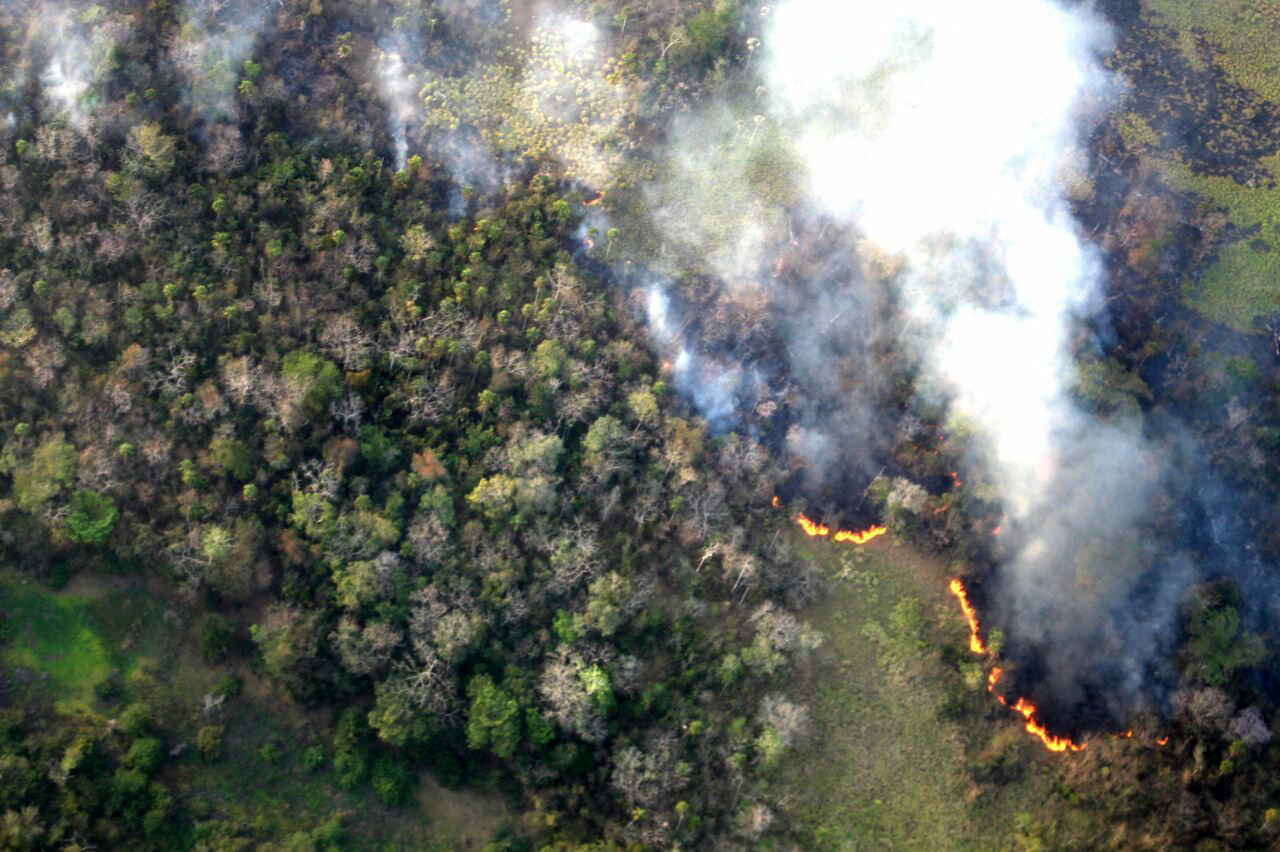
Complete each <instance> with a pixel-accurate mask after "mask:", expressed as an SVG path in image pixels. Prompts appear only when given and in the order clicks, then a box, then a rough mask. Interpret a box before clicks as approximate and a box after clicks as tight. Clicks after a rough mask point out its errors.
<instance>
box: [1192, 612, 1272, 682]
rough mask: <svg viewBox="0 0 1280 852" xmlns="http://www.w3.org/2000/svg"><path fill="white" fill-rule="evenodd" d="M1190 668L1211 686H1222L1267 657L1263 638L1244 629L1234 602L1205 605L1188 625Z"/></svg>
mask: <svg viewBox="0 0 1280 852" xmlns="http://www.w3.org/2000/svg"><path fill="white" fill-rule="evenodd" d="M1187 633H1188V634H1189V637H1190V638H1189V639H1188V641H1187V656H1188V658H1189V662H1190V671H1191V672H1192V673H1193V674H1194V675H1195V676H1196V677H1198V678H1199V679H1200V680H1202V681H1204V682H1205V683H1207V684H1209V685H1211V686H1221V685H1222V684H1224V683H1226V682H1227V681H1229V680H1230V679H1231V676H1232V675H1233V674H1235V672H1236V671H1237V670H1239V669H1242V668H1248V667H1250V666H1256V665H1258V664H1259V663H1261V662H1262V661H1263V660H1265V659H1266V658H1267V649H1266V646H1265V645H1264V644H1263V642H1262V638H1261V637H1259V636H1257V635H1255V634H1253V633H1248V632H1245V631H1242V630H1241V629H1240V613H1239V612H1237V611H1236V608H1235V607H1234V606H1230V605H1227V606H1222V607H1218V608H1215V609H1205V610H1203V611H1201V612H1199V613H1197V614H1196V615H1195V616H1194V617H1193V618H1192V619H1191V621H1190V623H1189V624H1188V625H1187Z"/></svg>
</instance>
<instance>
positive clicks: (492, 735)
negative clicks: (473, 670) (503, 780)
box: [467, 675, 520, 758]
mask: <svg viewBox="0 0 1280 852" xmlns="http://www.w3.org/2000/svg"><path fill="white" fill-rule="evenodd" d="M467 695H468V696H469V697H470V698H471V709H470V711H469V712H468V713H467V745H468V746H470V747H471V748H474V749H483V748H487V749H489V750H490V751H492V752H493V753H494V754H496V755H497V756H498V757H502V758H509V757H511V755H512V754H513V753H514V752H515V750H516V746H518V745H520V705H519V704H518V703H517V702H516V700H515V698H513V697H512V696H510V695H509V694H507V693H506V692H505V691H504V690H502V689H501V688H500V687H498V686H497V685H496V684H494V682H493V680H492V679H491V678H490V677H489V676H488V675H476V676H475V677H473V678H472V679H471V682H470V683H469V684H467Z"/></svg>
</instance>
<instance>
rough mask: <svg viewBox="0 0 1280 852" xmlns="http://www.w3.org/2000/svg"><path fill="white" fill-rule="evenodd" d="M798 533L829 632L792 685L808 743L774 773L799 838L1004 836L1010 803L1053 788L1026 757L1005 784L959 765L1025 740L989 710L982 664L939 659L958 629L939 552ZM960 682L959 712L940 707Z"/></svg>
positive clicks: (902, 844)
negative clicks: (977, 672) (858, 545)
mask: <svg viewBox="0 0 1280 852" xmlns="http://www.w3.org/2000/svg"><path fill="white" fill-rule="evenodd" d="M802 547H808V548H809V550H810V553H811V554H812V558H814V559H816V560H817V561H818V562H819V563H820V564H823V565H824V567H826V568H827V569H828V571H829V573H830V574H831V575H832V576H833V577H835V578H836V579H835V580H834V582H833V584H832V588H831V590H830V592H829V593H828V595H827V596H826V597H825V598H824V600H823V601H822V602H821V603H820V604H819V605H817V606H816V607H814V608H813V609H812V610H811V611H809V612H808V613H806V614H805V617H806V619H807V620H808V621H809V622H810V623H811V624H812V625H813V626H814V627H816V628H818V629H819V630H821V631H822V632H823V634H824V635H825V637H826V641H825V642H824V644H823V646H822V648H821V649H820V650H819V652H818V654H817V657H816V659H815V662H814V665H813V667H812V669H811V670H810V671H809V672H808V673H806V674H805V675H804V677H803V681H804V682H803V685H802V687H801V690H800V694H801V695H802V696H803V698H804V703H805V704H807V705H808V707H809V710H810V713H811V722H812V730H811V736H810V738H809V745H808V747H807V748H808V751H805V750H803V749H802V751H801V753H800V754H797V755H793V756H792V759H791V760H790V761H788V764H787V769H786V770H785V777H784V779H783V783H785V784H786V786H787V789H788V791H789V792H790V794H791V797H792V798H791V801H792V802H793V804H792V805H791V806H790V808H789V815H790V817H791V818H792V820H793V822H794V823H795V824H796V825H797V826H798V827H799V829H800V832H801V835H802V839H803V842H804V843H805V844H812V845H813V846H814V847H815V848H822V849H929V850H941V849H1000V848H1008V847H1009V846H1010V845H1011V838H1012V837H1014V836H1015V835H1016V834H1017V832H1018V822H1019V814H1020V813H1022V814H1029V813H1033V812H1036V811H1038V810H1040V809H1041V808H1042V807H1043V803H1044V802H1045V800H1046V799H1047V798H1048V797H1049V795H1050V789H1051V781H1050V777H1049V770H1048V769H1047V768H1046V767H1044V766H1043V765H1042V764H1041V763H1039V762H1038V758H1036V757H1031V758H1027V759H1025V760H1023V761H1021V763H1020V765H1019V766H1018V767H1017V769H1016V772H1015V773H1014V774H1016V775H1017V777H1016V778H1013V779H1007V780H1005V781H1004V783H1001V784H995V783H985V784H979V783H977V782H976V781H975V780H973V778H972V776H971V773H970V772H969V771H968V764H969V757H968V754H969V753H970V751H971V750H972V751H973V752H976V751H978V750H981V749H986V748H988V743H989V741H990V740H992V739H993V738H998V739H1003V740H1006V741H1007V742H1010V743H1012V748H1013V750H1014V753H1017V754H1023V753H1024V752H1023V751H1022V744H1021V742H1020V740H1019V739H1018V738H1017V737H1018V733H1019V732H1016V731H1013V730H1012V728H1013V727H1014V723H1013V722H1012V721H1010V722H1009V723H1008V724H994V725H993V724H992V723H991V721H990V716H989V714H988V713H987V711H986V709H983V708H986V704H985V703H984V699H985V698H986V696H985V692H983V689H982V685H981V678H980V677H978V678H977V679H973V678H971V679H970V682H969V683H966V682H965V679H964V677H963V676H962V675H961V674H960V673H959V672H958V671H956V669H955V668H954V667H952V666H948V665H947V664H945V663H944V661H943V655H942V654H941V652H940V649H941V648H943V647H946V646H948V645H955V646H960V645H961V644H962V643H963V642H964V640H965V637H966V636H967V633H966V629H965V626H964V623H963V622H962V621H961V619H960V615H959V612H958V610H956V608H955V606H954V601H952V600H951V599H950V598H949V596H948V595H947V593H946V579H947V578H946V574H945V571H944V570H943V568H942V566H940V565H938V564H937V563H936V562H934V561H932V560H930V559H929V558H927V557H925V556H923V555H921V554H918V553H915V552H914V551H912V550H911V549H910V548H908V547H905V546H895V545H894V544H893V543H892V542H890V541H887V540H885V539H881V540H879V541H877V542H876V543H875V544H873V545H871V546H869V547H866V548H863V549H861V550H855V549H852V548H848V547H841V546H840V545H829V544H826V543H816V544H809V543H808V542H806V543H805V544H803V545H802ZM957 696H959V698H960V699H961V702H962V703H966V705H967V706H968V708H969V709H968V710H967V711H966V713H967V715H966V713H959V714H958V713H957V712H955V711H954V709H949V708H952V707H953V706H954V705H955V704H956V701H957ZM1025 819H1027V817H1025V816H1024V817H1023V820H1025Z"/></svg>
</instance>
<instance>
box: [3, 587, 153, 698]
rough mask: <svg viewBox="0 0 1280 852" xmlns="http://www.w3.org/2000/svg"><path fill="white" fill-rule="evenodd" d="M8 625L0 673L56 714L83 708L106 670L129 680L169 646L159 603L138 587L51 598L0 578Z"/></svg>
mask: <svg viewBox="0 0 1280 852" xmlns="http://www.w3.org/2000/svg"><path fill="white" fill-rule="evenodd" d="M0 610H2V611H3V612H4V613H5V616H6V618H7V620H8V624H9V628H8V629H9V642H8V644H7V645H6V647H5V648H4V650H3V654H2V659H3V663H4V666H5V668H6V669H7V670H8V671H9V672H10V673H11V674H12V675H14V676H15V680H16V681H17V682H18V683H19V684H22V685H25V686H26V687H27V688H29V689H30V690H31V691H33V692H34V693H37V694H41V695H44V696H46V697H47V698H50V699H52V700H53V701H54V703H55V705H56V706H57V707H58V709H59V710H62V711H64V712H72V711H75V710H84V709H88V708H89V707H90V706H91V702H92V701H93V697H94V692H93V690H94V687H95V686H97V685H98V684H99V683H101V682H102V681H103V680H105V679H106V678H107V676H108V675H110V674H111V673H112V672H116V673H118V674H120V675H121V676H122V677H124V678H125V679H127V678H128V677H129V676H130V675H131V674H133V673H134V672H136V671H137V670H138V669H139V667H140V666H142V665H143V664H144V663H146V662H147V661H149V660H153V659H155V658H156V657H157V656H159V655H160V654H162V653H163V652H164V649H165V648H166V647H167V646H168V644H169V643H168V642H167V641H166V627H165V624H164V619H163V607H162V605H161V604H160V603H159V602H158V601H156V600H155V599H154V598H152V597H151V596H150V595H148V594H147V593H146V592H145V591H144V590H143V589H141V588H137V587H127V588H124V589H110V588H104V587H101V586H95V585H93V584H91V583H89V582H87V581H80V582H73V583H72V584H71V585H70V586H69V587H68V588H67V589H65V590H63V591H60V592H54V591H51V590H49V589H48V588H46V587H45V586H43V585H41V584H39V583H37V582H35V581H34V580H31V579H29V578H24V577H22V576H19V575H16V574H4V575H0Z"/></svg>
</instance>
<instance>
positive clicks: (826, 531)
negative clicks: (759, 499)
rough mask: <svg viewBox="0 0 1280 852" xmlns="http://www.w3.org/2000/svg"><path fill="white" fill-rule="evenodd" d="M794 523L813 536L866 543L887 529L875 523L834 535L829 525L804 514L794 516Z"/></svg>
mask: <svg viewBox="0 0 1280 852" xmlns="http://www.w3.org/2000/svg"><path fill="white" fill-rule="evenodd" d="M773 499H774V504H773V505H774V506H775V507H776V506H777V505H778V502H777V500H778V498H777V497H774V498H773ZM796 523H797V524H799V525H800V529H802V530H804V534H805V535H807V536H811V537H813V538H826V537H827V536H831V540H832V541H835V542H843V541H851V542H853V543H854V544H866V543H867V542H869V541H871V539H873V538H879V537H880V536H882V535H884V534H885V533H887V532H888V531H889V528H888V527H885V526H881V525H880V524H876V525H874V526H870V527H867V528H866V529H865V530H859V531H857V532H855V531H853V530H836V532H835V535H832V534H831V527H829V526H827V525H826V524H820V523H818V522H817V521H813V520H810V519H809V518H806V517H805V516H804V515H797V516H796Z"/></svg>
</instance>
